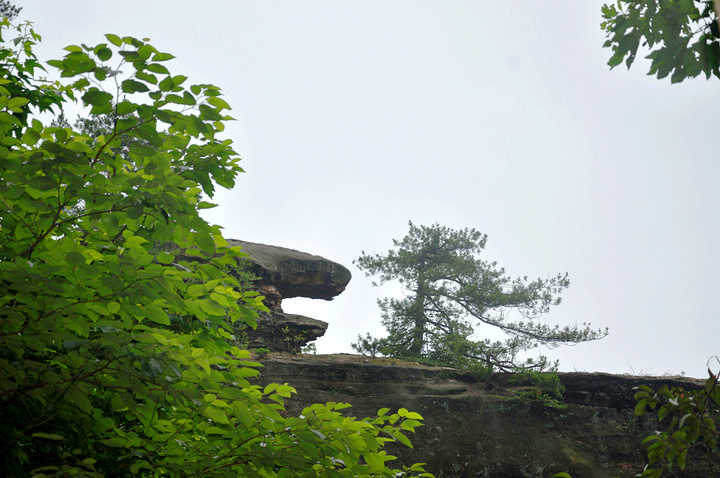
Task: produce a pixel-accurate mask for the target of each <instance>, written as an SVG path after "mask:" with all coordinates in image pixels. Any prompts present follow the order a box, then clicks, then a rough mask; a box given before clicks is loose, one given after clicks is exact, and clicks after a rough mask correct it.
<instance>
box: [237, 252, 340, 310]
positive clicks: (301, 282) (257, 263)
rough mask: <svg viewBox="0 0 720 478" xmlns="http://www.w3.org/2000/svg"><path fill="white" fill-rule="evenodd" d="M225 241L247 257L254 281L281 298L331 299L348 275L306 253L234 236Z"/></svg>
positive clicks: (326, 260) (328, 261) (317, 257)
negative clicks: (256, 280) (237, 247)
mask: <svg viewBox="0 0 720 478" xmlns="http://www.w3.org/2000/svg"><path fill="white" fill-rule="evenodd" d="M228 244H229V245H231V246H240V247H242V251H243V252H245V253H246V254H248V255H249V256H250V261H251V262H252V266H251V271H252V272H253V273H254V274H255V275H257V276H258V277H259V278H260V280H259V281H258V283H259V284H260V285H261V286H263V285H265V286H271V287H273V288H275V289H276V291H277V293H278V294H279V295H280V299H281V300H282V299H290V298H292V297H308V298H310V299H325V300H332V298H333V297H335V296H337V295H338V294H340V293H341V292H342V291H344V290H345V287H346V286H347V284H348V282H350V279H351V278H352V275H351V274H350V271H349V270H348V269H347V268H346V267H344V266H342V265H340V264H338V263H337V262H333V261H331V260H328V259H325V258H324V257H320V256H315V255H312V254H308V253H306V252H300V251H296V250H294V249H288V248H286V247H278V246H268V245H266V244H256V243H254V242H246V241H238V240H234V239H230V240H228Z"/></svg>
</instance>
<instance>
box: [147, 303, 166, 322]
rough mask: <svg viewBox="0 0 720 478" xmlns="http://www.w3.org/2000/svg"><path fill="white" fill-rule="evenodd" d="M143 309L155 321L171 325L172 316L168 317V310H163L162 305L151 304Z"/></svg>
mask: <svg viewBox="0 0 720 478" xmlns="http://www.w3.org/2000/svg"><path fill="white" fill-rule="evenodd" d="M143 310H144V312H145V314H146V316H147V318H148V319H150V320H152V321H153V322H155V323H158V324H162V325H170V318H169V317H168V314H167V312H165V311H164V310H162V309H161V308H160V307H157V306H154V305H149V306H146V307H145V308H144V309H143Z"/></svg>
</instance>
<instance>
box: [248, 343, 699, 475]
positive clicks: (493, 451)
mask: <svg viewBox="0 0 720 478" xmlns="http://www.w3.org/2000/svg"><path fill="white" fill-rule="evenodd" d="M400 363H401V362H399V361H396V360H393V359H372V358H369V357H363V356H355V355H342V354H341V355H328V356H322V355H318V356H308V355H302V356H287V355H285V354H280V355H275V356H271V357H270V358H268V359H267V360H264V361H263V364H264V365H265V367H264V369H263V370H262V371H261V375H260V381H261V382H262V383H270V382H280V383H285V382H287V383H290V384H291V385H293V386H294V387H296V388H297V390H298V394H297V395H296V396H295V397H294V398H292V399H291V400H289V401H288V402H287V403H286V405H287V408H288V409H289V411H291V412H293V413H299V412H300V411H301V410H302V408H304V407H305V406H307V405H310V404H312V403H317V402H327V401H334V402H348V403H351V404H352V405H353V408H351V409H350V412H351V414H352V415H354V416H374V415H375V414H376V412H377V410H378V409H380V408H382V407H390V408H392V409H398V408H401V407H405V408H407V409H409V410H411V411H416V412H419V413H420V414H421V415H423V417H424V418H425V426H423V427H421V428H420V429H419V430H418V432H417V433H416V434H415V435H413V436H412V437H411V440H412V442H413V445H414V449H407V448H405V447H397V448H393V449H392V454H395V455H397V456H399V457H400V460H401V462H403V463H406V464H409V463H414V462H424V463H427V466H426V469H427V470H428V471H430V472H432V473H434V474H435V475H436V476H437V477H438V478H440V477H518V478H520V477H550V476H553V474H555V473H558V472H561V471H566V472H569V473H570V474H571V475H572V476H573V477H575V478H594V477H598V478H610V477H615V476H617V477H631V476H634V475H635V474H636V473H638V472H640V471H641V470H642V468H643V467H644V465H645V452H644V448H643V446H642V444H641V442H642V440H643V438H644V437H645V436H647V435H649V434H651V433H652V432H653V431H654V430H655V428H656V426H657V424H656V420H655V418H654V417H653V416H644V417H636V416H635V414H634V413H633V409H634V406H635V401H634V399H633V394H634V390H633V387H636V386H637V385H640V384H646V385H649V386H651V387H653V388H655V389H657V388H659V387H660V386H662V385H663V384H669V385H681V386H684V387H697V386H701V384H702V381H699V380H694V379H686V378H654V377H631V376H620V375H610V374H602V373H565V374H560V379H561V381H562V383H563V385H564V386H565V387H566V393H565V402H566V403H567V408H565V409H555V408H548V407H545V406H543V405H541V404H540V403H537V402H530V401H527V400H519V399H518V398H517V397H516V393H515V392H516V391H517V390H518V387H513V386H509V385H503V384H502V379H499V380H498V381H496V382H495V383H494V384H493V385H492V386H489V385H488V384H486V383H480V382H478V381H476V380H474V379H473V378H472V377H470V376H467V375H463V374H458V373H456V372H455V371H453V370H452V369H447V368H437V367H424V366H420V365H412V364H407V363H405V364H404V365H399V364H400ZM689 462H690V464H689V466H688V470H686V471H685V472H684V473H678V474H675V475H672V474H663V476H678V477H680V476H707V475H706V474H703V473H702V472H699V471H698V470H696V469H695V470H693V469H690V468H691V467H692V466H693V463H692V461H690V460H689ZM700 462H701V460H699V461H696V462H695V463H700Z"/></svg>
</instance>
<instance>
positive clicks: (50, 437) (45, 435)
mask: <svg viewBox="0 0 720 478" xmlns="http://www.w3.org/2000/svg"><path fill="white" fill-rule="evenodd" d="M32 437H33V438H45V439H46V440H64V439H65V437H64V436H62V435H58V434H57V433H40V432H38V433H33V434H32Z"/></svg>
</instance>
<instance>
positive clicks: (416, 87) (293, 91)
mask: <svg viewBox="0 0 720 478" xmlns="http://www.w3.org/2000/svg"><path fill="white" fill-rule="evenodd" d="M14 3H15V4H17V5H18V6H22V7H24V9H23V12H22V14H21V19H27V20H31V21H33V22H34V23H35V28H36V30H37V31H38V32H39V33H40V34H41V35H42V36H43V40H44V42H43V45H42V46H41V47H40V48H39V49H38V50H37V51H38V53H39V55H40V56H41V58H43V59H46V60H47V59H50V58H59V57H60V56H61V55H62V52H61V49H62V47H64V46H66V45H68V44H79V43H86V44H92V45H94V44H97V43H100V42H102V41H103V40H104V38H103V34H104V33H115V34H118V35H121V36H124V35H133V36H137V37H141V38H142V37H149V38H151V40H152V42H151V43H152V44H153V45H154V46H155V47H156V48H158V49H159V50H161V51H166V52H170V53H173V54H174V55H175V56H176V57H177V59H176V60H174V61H172V62H171V63H170V64H169V65H168V66H169V68H170V70H171V71H172V72H173V73H174V74H185V75H187V76H189V77H190V80H189V82H193V83H213V84H215V85H218V86H220V87H221V88H222V89H223V91H224V93H225V97H226V100H227V101H228V102H229V103H230V104H231V105H232V106H233V111H232V113H231V114H233V116H234V117H235V118H237V120H238V121H236V122H234V123H232V124H230V125H229V126H228V128H227V130H226V132H227V136H228V137H229V138H231V139H233V140H234V141H235V147H236V150H237V151H238V152H239V153H240V154H241V155H242V157H243V163H242V165H243V167H244V168H245V170H246V171H247V174H245V175H243V176H242V177H240V179H239V181H238V184H237V187H236V188H235V189H234V190H233V191H229V192H223V193H221V194H219V195H218V196H217V197H216V199H217V200H218V202H219V203H220V207H219V208H217V209H215V210H213V211H212V214H208V215H207V217H208V219H209V220H210V221H211V222H214V223H217V224H220V225H222V226H223V227H224V228H225V232H226V236H227V237H232V238H238V239H243V240H248V241H254V242H262V243H267V244H274V245H279V246H285V247H290V248H293V249H299V250H302V251H305V252H309V253H313V254H318V255H322V256H324V257H326V258H328V259H332V260H334V261H337V262H339V263H341V264H344V265H345V266H346V267H348V268H349V269H350V270H351V271H352V273H353V280H352V281H351V282H350V284H349V286H348V288H347V290H346V291H345V292H344V293H343V294H341V295H340V296H338V297H337V298H336V299H335V300H334V301H332V302H325V301H312V300H309V299H307V300H304V299H293V300H288V301H285V302H284V303H283V307H284V309H285V311H286V312H291V313H300V314H303V315H308V316H310V317H314V318H316V319H320V320H324V321H326V322H328V323H329V324H330V326H329V329H328V332H327V334H326V336H325V337H323V338H322V339H320V340H319V341H318V342H317V348H318V352H320V353H331V352H351V349H350V343H351V342H352V341H354V340H355V339H356V337H357V335H358V334H364V333H365V332H366V331H372V332H373V333H375V334H381V333H382V332H383V329H382V327H381V325H380V314H379V311H378V309H377V306H376V304H375V300H376V299H377V298H378V297H383V296H385V295H388V294H395V293H397V289H396V288H393V287H387V288H381V289H377V288H373V287H372V285H371V279H369V278H366V277H364V275H363V273H362V272H361V271H359V270H358V269H357V268H355V267H354V266H353V265H352V261H353V259H355V258H357V257H358V255H359V254H360V252H361V251H362V250H365V251H366V252H385V251H387V250H388V249H389V248H390V247H391V246H392V239H393V238H395V239H400V238H402V237H403V236H404V235H405V234H406V232H407V229H408V227H407V222H408V220H412V221H413V222H414V223H415V224H424V225H430V224H432V223H436V222H437V223H440V224H442V225H445V226H449V227H452V228H464V227H472V228H475V229H477V230H479V231H481V232H483V233H486V234H488V236H489V240H488V247H487V249H486V251H485V252H486V254H485V258H486V259H488V260H497V261H498V263H499V264H500V265H502V266H504V267H505V268H506V270H507V272H508V273H509V274H510V275H512V276H521V275H522V276H524V275H528V276H530V277H531V278H534V277H547V276H548V275H554V274H556V273H558V272H569V274H570V279H571V286H570V288H569V289H568V290H567V291H566V292H565V294H564V299H563V303H562V305H560V306H559V307H557V308H556V309H554V310H552V311H551V313H550V314H548V315H546V316H545V317H544V319H543V320H546V321H548V322H550V323H560V324H568V323H573V322H578V323H582V322H591V323H592V325H593V326H594V327H598V328H599V327H602V328H605V327H609V328H610V335H609V336H608V337H607V338H605V339H603V340H601V341H598V342H593V343H586V344H580V345H577V346H575V347H565V348H560V349H555V350H551V351H549V352H548V356H549V357H550V358H552V359H559V360H560V365H561V370H564V371H572V370H578V371H596V370H597V371H607V372H613V373H643V374H654V375H661V374H665V373H671V374H679V373H682V372H684V373H686V374H687V375H691V376H697V377H703V376H705V375H706V372H705V370H706V367H705V364H706V361H707V360H708V359H709V358H710V357H711V356H713V355H715V354H720V347H718V338H719V337H720V321H719V320H718V310H717V309H718V298H720V293H719V292H720V280H719V279H720V277H719V276H720V269H719V268H718V266H719V265H720V254H719V253H718V244H720V210H719V209H720V187H718V185H719V184H720V147H719V146H718V139H717V138H718V133H717V132H718V129H717V125H718V124H720V121H719V120H720V109H719V108H718V101H719V100H720V92H719V90H718V87H719V86H720V80H718V79H711V80H710V81H709V82H708V81H706V80H704V77H703V78H698V79H695V80H691V81H687V82H685V83H683V84H680V85H670V84H669V81H667V80H663V81H659V80H657V79H655V78H653V77H649V76H646V75H645V71H646V70H647V66H648V65H647V63H646V61H645V60H642V59H640V60H638V61H637V64H636V66H635V68H634V69H633V70H631V71H627V70H626V69H625V67H624V66H622V67H618V68H616V69H615V70H614V71H612V72H611V71H610V70H609V69H608V67H607V65H606V61H607V58H608V57H609V50H607V49H603V48H602V43H603V41H604V35H603V32H602V31H601V30H600V27H599V23H600V22H601V14H600V6H601V5H602V3H603V2H602V1H595V0H593V1H582V2H578V1H577V0H557V1H554V2H490V1H474V2H471V1H451V0H444V1H442V2H440V1H436V2H428V1H419V0H412V1H367V0H365V1H329V0H328V1H307V0H304V1H294V2H293V1H269V0H263V1H237V0H234V1H229V0H226V1H218V0H213V1H211V2H197V1H192V2H191V1H184V0H174V1H157V0H155V1H152V2H147V1H127V0H126V1H123V2H117V1H108V0H93V1H61V0H57V1H52V2H50V1H47V0H26V1H21V0H16V1H15V2H14ZM488 333H489V331H487V330H484V329H478V334H479V337H483V336H485V335H487V334H488Z"/></svg>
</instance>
